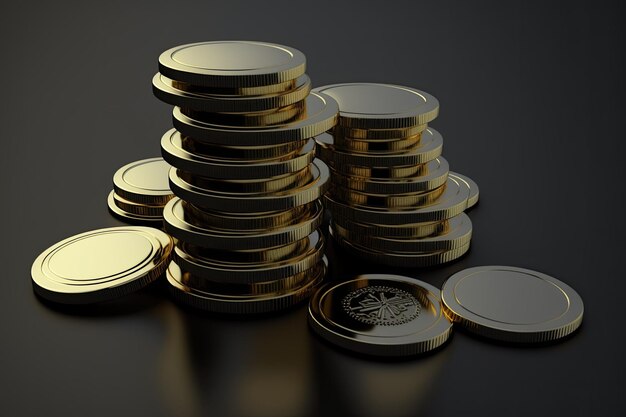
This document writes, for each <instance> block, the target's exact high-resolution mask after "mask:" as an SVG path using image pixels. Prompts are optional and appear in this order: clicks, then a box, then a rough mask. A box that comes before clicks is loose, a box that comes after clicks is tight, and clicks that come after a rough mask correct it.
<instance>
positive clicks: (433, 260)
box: [329, 227, 470, 268]
mask: <svg viewBox="0 0 626 417" xmlns="http://www.w3.org/2000/svg"><path fill="white" fill-rule="evenodd" d="M329 231H330V234H331V235H332V236H333V237H334V238H335V240H336V241H337V242H338V243H339V245H340V246H341V247H343V248H344V249H346V250H347V251H348V252H350V253H352V254H353V255H356V256H357V257H360V258H363V259H365V260H367V261H370V262H375V263H379V264H382V265H388V266H392V267H398V268H426V267H429V266H435V265H441V264H444V263H446V262H452V261H454V260H456V259H458V258H460V257H461V256H463V255H465V254H466V253H467V251H468V250H469V248H470V242H468V243H466V244H465V245H463V246H459V247H456V248H454V249H450V250H443V251H423V252H391V251H378V250H373V249H371V248H369V247H366V246H363V245H359V244H358V243H355V242H351V241H349V240H346V239H344V238H343V237H341V236H339V235H338V234H337V233H336V232H335V231H334V230H333V229H332V227H331V228H330V229H329Z"/></svg>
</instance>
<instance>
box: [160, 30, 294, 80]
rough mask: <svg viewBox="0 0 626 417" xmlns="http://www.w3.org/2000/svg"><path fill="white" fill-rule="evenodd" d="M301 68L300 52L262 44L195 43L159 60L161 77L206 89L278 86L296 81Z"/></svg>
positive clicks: (167, 53)
mask: <svg viewBox="0 0 626 417" xmlns="http://www.w3.org/2000/svg"><path fill="white" fill-rule="evenodd" d="M305 68H306V58H305V57H304V54H302V52H300V51H298V50H297V49H294V48H291V47H288V46H283V45H277V44H271V43H265V42H250V41H213V42H199V43H192V44H187V45H180V46H176V47H174V48H171V49H168V50H167V51H165V52H163V53H162V54H161V55H160V56H159V71H160V72H161V74H163V75H165V76H166V77H168V78H171V79H173V80H177V81H183V82H185V83H189V84H192V85H197V86H207V87H220V88H222V87H225V88H233V87H237V88H238V87H257V86H266V85H272V84H279V83H283V82H285V81H290V80H293V79H296V78H298V77H299V76H301V75H302V74H304V71H305Z"/></svg>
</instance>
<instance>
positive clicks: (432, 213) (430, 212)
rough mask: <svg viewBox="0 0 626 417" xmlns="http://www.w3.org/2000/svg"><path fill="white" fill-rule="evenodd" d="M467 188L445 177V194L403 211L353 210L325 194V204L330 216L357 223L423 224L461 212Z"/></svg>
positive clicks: (467, 192) (465, 203) (362, 208)
mask: <svg viewBox="0 0 626 417" xmlns="http://www.w3.org/2000/svg"><path fill="white" fill-rule="evenodd" d="M468 195H469V187H468V186H467V185H466V184H465V183H464V182H460V181H458V180H456V179H454V178H452V177H449V178H448V182H447V185H446V189H445V191H444V193H443V194H442V195H441V197H439V198H438V199H437V201H435V202H434V203H432V204H429V205H425V206H421V207H413V208H405V209H388V208H374V207H367V208H364V207H355V206H350V205H347V204H344V203H341V202H338V201H337V200H335V199H334V198H332V196H329V195H326V196H325V197H324V198H325V201H326V204H327V207H328V209H329V210H330V211H331V213H332V214H333V216H337V217H341V218H344V219H348V220H350V221H353V222H357V223H365V224H367V223H374V224H384V225H388V226H393V225H403V224H407V223H423V222H435V221H441V220H446V219H449V218H451V217H454V216H456V215H457V214H460V213H462V212H463V211H464V210H465V208H466V207H467V198H468Z"/></svg>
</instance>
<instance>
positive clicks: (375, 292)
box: [342, 285, 422, 326]
mask: <svg viewBox="0 0 626 417" xmlns="http://www.w3.org/2000/svg"><path fill="white" fill-rule="evenodd" d="M342 304H343V308H344V311H345V312H346V313H347V314H348V315H349V316H350V317H352V318H353V319H355V320H357V321H360V322H361V323H366V324H374V325H377V326H395V325H399V324H404V323H408V322H409V321H411V320H414V319H415V318H416V317H417V316H419V314H420V310H421V308H422V306H421V305H420V303H419V301H417V299H416V298H415V297H413V296H412V295H411V294H409V293H408V292H406V291H404V290H400V289H398V288H393V287H389V286H381V285H373V286H370V287H364V288H359V289H358V290H355V291H352V292H351V293H349V294H348V295H346V296H345V297H344V299H343V302H342Z"/></svg>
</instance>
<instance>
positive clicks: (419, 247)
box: [332, 213, 472, 253]
mask: <svg viewBox="0 0 626 417" xmlns="http://www.w3.org/2000/svg"><path fill="white" fill-rule="evenodd" d="M332 227H333V231H334V232H335V233H336V234H337V235H338V236H340V237H341V238H343V239H346V240H348V241H350V242H353V243H356V244H358V245H361V246H364V247H366V248H369V249H372V250H375V251H381V252H386V251H389V252H396V253H402V252H407V253H411V252H429V251H445V250H451V249H455V248H458V247H461V246H465V245H467V244H468V243H469V241H470V240H471V238H472V221H471V220H470V218H469V217H468V216H467V214H465V213H461V214H459V215H457V216H454V217H453V218H451V219H450V220H448V228H447V230H446V231H445V232H443V233H438V234H435V235H431V236H427V237H422V238H389V237H377V236H371V235H365V234H361V233H359V231H358V230H352V229H350V226H349V225H348V226H346V227H343V226H341V225H340V224H337V223H333V226H332Z"/></svg>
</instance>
